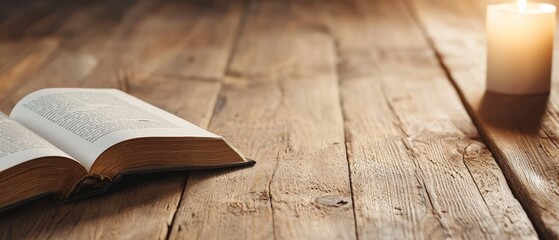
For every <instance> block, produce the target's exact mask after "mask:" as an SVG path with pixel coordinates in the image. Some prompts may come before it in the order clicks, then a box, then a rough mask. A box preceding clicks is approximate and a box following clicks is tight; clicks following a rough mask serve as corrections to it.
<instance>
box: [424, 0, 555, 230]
mask: <svg viewBox="0 0 559 240" xmlns="http://www.w3.org/2000/svg"><path fill="white" fill-rule="evenodd" d="M414 3H415V4H414V5H413V6H414V7H415V9H416V11H417V13H418V16H419V18H420V19H421V21H422V23H423V25H424V29H425V31H426V33H427V34H428V35H429V37H430V38H431V39H432V40H433V43H434V46H435V47H436V49H437V52H438V54H439V55H440V57H441V60H442V63H443V64H444V66H445V67H446V68H447V69H448V72H449V74H450V76H451V77H452V80H453V81H454V84H455V85H456V86H457V88H458V89H459V91H460V93H461V95H462V97H463V100H464V102H465V104H466V106H467V107H468V110H469V112H470V115H471V116H472V118H473V120H474V121H475V122H476V125H477V126H478V128H479V129H480V131H481V133H482V134H483V135H484V138H485V139H486V140H487V142H488V144H489V146H490V148H491V150H492V152H493V153H494V154H495V156H496V158H497V160H498V162H499V165H500V166H501V169H502V170H503V172H504V174H505V176H506V178H507V180H508V182H509V183H510V185H511V188H512V190H513V191H514V193H515V195H516V197H517V198H518V199H519V200H520V202H521V203H522V205H523V207H524V209H526V211H527V213H528V215H529V216H530V219H531V220H532V222H533V223H534V226H535V227H536V229H537V230H538V232H539V234H540V236H541V237H542V238H559V217H558V216H559V205H558V204H559V197H558V195H557V192H558V190H557V186H558V184H559V182H558V178H557V177H558V175H559V171H558V169H557V163H558V160H557V158H556V156H557V154H556V153H557V152H558V150H559V149H558V148H557V138H556V136H557V134H558V129H559V128H558V125H557V112H558V109H557V107H556V106H557V102H558V99H557V95H556V94H557V88H556V87H557V82H555V83H554V85H553V86H554V89H553V92H552V93H551V96H546V95H540V96H526V97H522V96H520V97H518V96H517V97H515V96H506V95H499V94H492V93H486V92H485V54H486V52H485V35H484V31H483V24H484V21H483V15H484V12H483V11H484V6H485V4H483V3H482V2H480V1H477V2H473V1H461V3H462V4H461V5H453V4H448V3H447V2H446V1H437V0H415V1H414ZM555 70H556V69H555Z"/></svg>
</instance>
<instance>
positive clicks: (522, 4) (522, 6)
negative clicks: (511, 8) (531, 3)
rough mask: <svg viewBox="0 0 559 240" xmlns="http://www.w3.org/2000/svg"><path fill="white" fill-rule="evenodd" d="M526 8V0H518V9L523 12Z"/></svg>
mask: <svg viewBox="0 0 559 240" xmlns="http://www.w3.org/2000/svg"><path fill="white" fill-rule="evenodd" d="M524 10H526V0H518V11H520V12H523V11H524Z"/></svg>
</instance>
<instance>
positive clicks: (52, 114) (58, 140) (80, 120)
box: [10, 88, 221, 171]
mask: <svg viewBox="0 0 559 240" xmlns="http://www.w3.org/2000/svg"><path fill="white" fill-rule="evenodd" d="M10 116H11V118H13V119H14V120H16V121H18V122H19V123H21V124H22V125H24V126H26V127H27V128H29V129H31V130H33V131H34V132H35V133H37V134H39V135H40V136H42V137H43V138H45V139H47V140H48V141H49V142H51V143H53V144H54V145H55V146H57V147H58V148H60V149H61V150H63V151H64V152H66V153H68V154H69V155H70V156H72V157H73V158H75V159H77V160H78V161H80V163H81V164H82V165H83V166H84V167H85V168H86V169H87V170H88V171H89V169H90V168H91V166H92V165H93V162H94V161H95V159H97V157H99V155H100V154H102V153H103V152H104V151H105V150H107V149H108V148H109V147H111V146H113V145H115V144H116V143H119V142H122V141H125V140H128V139H133V138H140V137H185V136H186V137H200V138H221V137H220V136H218V135H215V134H213V133H210V132H208V131H205V130H204V129H201V128H199V127H197V126H195V125H193V124H191V123H189V122H187V121H185V120H183V119H181V118H179V117H177V116H175V115H173V114H170V113H168V112H165V111H163V110H161V109H159V108H157V107H154V106H152V105H150V104H147V103H146V102H143V101H141V100H139V99H137V98H135V97H133V96H131V95H128V94H126V93H124V92H122V91H119V90H116V89H78V88H51V89H43V90H39V91H36V92H34V93H31V94H29V95H27V96H26V97H24V98H23V99H22V100H21V101H19V102H18V103H17V105H16V106H15V107H14V109H13V110H12V113H11V115H10Z"/></svg>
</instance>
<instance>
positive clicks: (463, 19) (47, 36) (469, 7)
mask: <svg viewBox="0 0 559 240" xmlns="http://www.w3.org/2000/svg"><path fill="white" fill-rule="evenodd" d="M487 3H488V1H487V0H461V1H449V0H390V1H387V0H384V1H381V0H352V1H325V0H305V1H291V0H284V1H265V0H263V1H260V0H247V1H241V0H236V1H227V0H224V1H212V0H205V1H170V0H166V1H150V0H145V1H141V0H140V1H131V0H120V1H109V0H106V1H85V0H83V1H70V0H67V1H62V0H49V1H31V0H26V1H3V2H2V3H1V4H0V104H1V105H0V109H1V110H2V111H4V112H6V113H9V112H10V110H11V108H12V107H13V105H14V104H15V103H16V102H17V101H18V100H19V99H21V98H22V97H23V96H24V95H26V94H28V93H30V92H32V91H34V90H36V89H40V88H46V87H118V88H120V89H122V90H124V91H127V92H128V93H130V94H132V95H135V96H137V97H139V98H141V99H144V100H145V101H148V102H150V103H153V104H154V105H157V106H159V107H161V108H163V109H166V110H168V111H170V112H173V113H175V114H177V115H179V116H181V117H183V118H185V119H187V120H189V121H191V122H193V123H195V124H197V125H199V126H201V127H204V128H207V129H209V130H210V131H213V132H215V133H217V134H220V135H223V136H225V137H226V138H227V139H228V140H229V141H230V142H232V143H233V144H234V145H236V146H237V147H238V148H239V149H240V150H241V151H242V152H243V153H244V154H245V155H247V156H248V157H250V158H253V159H256V160H257V161H258V163H257V165H256V166H254V167H252V168H246V169H239V170H221V171H205V172H190V173H187V172H173V173H163V174H148V175H137V176H131V177H127V178H125V179H124V180H123V182H121V183H120V184H117V185H116V186H114V187H113V188H112V189H111V191H110V192H109V193H107V194H104V195H102V196H98V197H94V198H90V199H85V200H81V201H77V202H71V203H67V204H63V205H60V204H56V203H55V201H54V200H52V199H51V198H43V199H40V200H37V201H33V202H31V203H27V204H24V205H22V206H20V207H17V208H15V209H12V210H9V211H7V212H4V213H0V239H22V238H38V239H50V238H52V239H89V238H102V239H113V238H131V239H156V238H159V239H166V238H170V239H175V238H177V239H195V238H197V239H253V238H255V239H272V238H277V239H356V238H360V239H378V238H395V239H407V238H420V239H421V238H433V239H442V238H447V237H449V238H471V239H517V238H518V239H532V238H537V237H538V236H539V237H540V238H545V239H547V238H559V157H558V155H559V98H558V96H557V92H558V91H559V85H558V84H557V83H556V84H554V88H553V92H552V93H551V94H550V96H532V97H507V96H497V95H493V94H487V93H485V91H484V88H485V87H484V86H485V33H484V12H485V6H486V5H487ZM556 3H559V1H558V2H556ZM557 62H559V61H556V63H557ZM556 66H557V65H556ZM555 70H559V69H558V68H555ZM486 146H487V147H486Z"/></svg>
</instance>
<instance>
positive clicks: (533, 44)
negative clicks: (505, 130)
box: [486, 1, 555, 94]
mask: <svg viewBox="0 0 559 240" xmlns="http://www.w3.org/2000/svg"><path fill="white" fill-rule="evenodd" d="M486 30H487V90H488V91H492V92H498V93H506V94H537V93H546V92H549V89H550V87H551V62H552V58H553V37H554V34H555V6H553V5H551V4H547V3H526V2H525V1H519V2H518V4H515V3H501V4H493V5H489V6H488V7H487V26H486Z"/></svg>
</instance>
